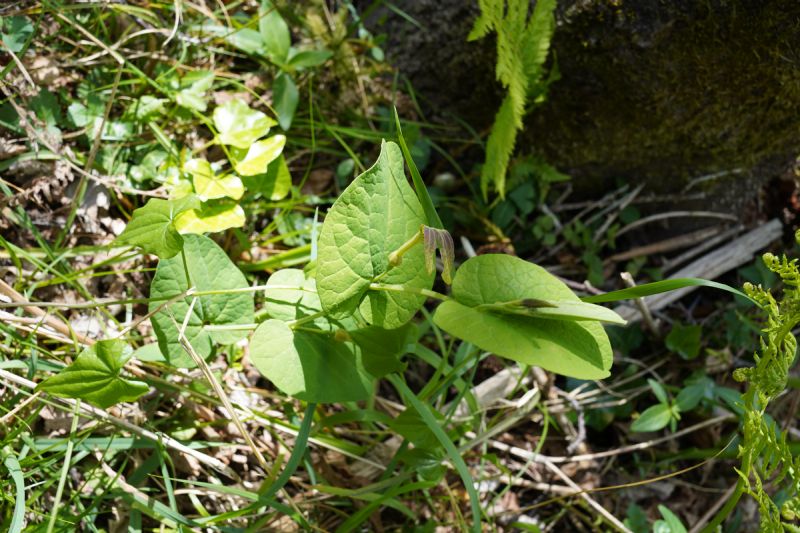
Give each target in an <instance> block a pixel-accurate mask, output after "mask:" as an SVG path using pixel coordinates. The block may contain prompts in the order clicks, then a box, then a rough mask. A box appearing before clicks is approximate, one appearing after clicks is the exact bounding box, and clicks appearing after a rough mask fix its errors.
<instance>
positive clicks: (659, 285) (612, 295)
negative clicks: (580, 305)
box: [581, 278, 761, 307]
mask: <svg viewBox="0 0 800 533" xmlns="http://www.w3.org/2000/svg"><path fill="white" fill-rule="evenodd" d="M684 287H711V288H712V289H719V290H721V291H726V292H730V293H732V294H735V295H736V296H741V297H742V298H745V299H747V300H749V301H750V302H752V303H753V304H755V305H756V306H758V307H761V304H759V303H758V302H756V301H755V300H753V299H752V298H750V297H749V296H748V295H746V294H745V293H743V292H742V291H740V290H739V289H736V288H734V287H731V286H730V285H725V284H724V283H717V282H716V281H710V280H707V279H700V278H677V279H666V280H663V281H655V282H653V283H645V284H644V285H637V286H636V287H630V288H628V289H621V290H618V291H612V292H607V293H605V294H595V295H592V296H584V297H582V298H581V300H582V301H584V302H586V303H593V304H597V303H605V302H617V301H619V300H630V299H631V298H642V297H643V296H652V295H653V294H660V293H662V292H669V291H674V290H677V289H682V288H684Z"/></svg>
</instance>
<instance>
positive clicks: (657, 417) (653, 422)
mask: <svg viewBox="0 0 800 533" xmlns="http://www.w3.org/2000/svg"><path fill="white" fill-rule="evenodd" d="M671 419H672V410H671V409H670V407H669V405H667V404H665V403H659V404H656V405H653V406H651V407H648V408H647V409H645V410H644V412H643V413H642V414H641V415H639V418H637V419H636V420H634V421H633V424H631V431H636V432H640V433H644V432H647V431H658V430H659V429H663V428H665V427H667V424H669V421H670V420H671Z"/></svg>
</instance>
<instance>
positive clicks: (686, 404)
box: [675, 383, 706, 412]
mask: <svg viewBox="0 0 800 533" xmlns="http://www.w3.org/2000/svg"><path fill="white" fill-rule="evenodd" d="M705 392H706V387H705V385H704V384H703V383H697V384H693V385H689V386H688V387H684V388H683V389H681V391H680V392H679V393H678V396H676V397H675V405H676V406H678V409H680V410H681V411H683V412H686V411H691V410H692V409H694V408H695V407H697V404H699V403H700V400H702V399H703V397H704V396H705Z"/></svg>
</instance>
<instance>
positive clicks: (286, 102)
mask: <svg viewBox="0 0 800 533" xmlns="http://www.w3.org/2000/svg"><path fill="white" fill-rule="evenodd" d="M299 101H300V92H299V91H298V90H297V85H295V84H294V80H293V79H292V78H291V76H289V75H288V74H286V73H285V72H282V73H280V74H279V75H278V77H277V78H275V83H274V84H273V85H272V107H274V108H275V112H276V113H277V114H278V123H279V124H280V125H281V128H283V130H284V131H286V130H288V129H289V128H290V127H291V126H292V120H294V112H295V111H296V110H297V103H298V102H299Z"/></svg>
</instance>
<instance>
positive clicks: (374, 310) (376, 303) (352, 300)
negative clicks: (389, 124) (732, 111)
mask: <svg viewBox="0 0 800 533" xmlns="http://www.w3.org/2000/svg"><path fill="white" fill-rule="evenodd" d="M424 222H425V218H424V214H423V211H422V206H421V205H420V203H419V200H417V196H416V195H415V194H414V191H413V190H411V187H410V186H409V184H408V182H407V181H406V177H405V173H404V172H403V155H402V153H401V152H400V148H399V147H398V146H397V145H396V144H394V143H388V142H385V141H384V142H383V144H382V145H381V153H380V156H379V157H378V161H377V162H376V163H375V165H373V166H372V167H371V168H370V169H369V170H367V171H366V172H364V173H363V174H361V175H360V176H359V177H357V178H356V179H355V180H354V181H353V183H351V184H350V186H348V187H347V189H345V191H344V192H343V193H342V195H341V196H340V197H339V199H338V200H336V202H335V203H334V204H333V207H332V208H331V210H330V211H329V212H328V215H327V216H326V217H325V222H324V224H323V226H322V231H321V232H320V237H319V256H318V261H317V290H318V291H319V297H320V301H321V302H322V307H323V309H324V310H325V311H326V312H327V313H329V314H331V315H332V316H334V317H344V316H347V315H350V314H352V313H353V312H355V310H356V309H358V310H360V311H361V314H362V315H363V316H364V318H365V319H366V320H367V322H369V323H370V324H374V325H376V326H381V327H383V328H386V329H392V328H397V327H400V326H402V325H403V324H405V323H406V322H408V321H409V320H410V319H411V317H413V316H414V314H415V313H416V312H417V310H419V308H420V307H421V306H422V304H423V302H424V301H425V297H424V296H421V295H418V294H413V293H409V292H395V291H377V290H370V284H371V283H374V282H378V281H379V282H380V283H381V284H389V285H402V286H404V287H406V288H411V289H430V288H431V286H432V285H433V273H430V272H428V271H427V270H426V269H425V257H424V250H423V247H422V246H421V245H417V246H413V247H411V248H410V249H409V250H407V251H406V252H405V254H404V255H403V256H402V261H401V262H400V263H399V264H395V265H392V264H390V261H389V254H391V253H392V252H394V251H396V250H397V249H398V248H400V247H401V246H402V245H403V244H405V243H406V242H408V241H409V240H410V239H412V238H413V237H414V236H415V235H417V234H419V232H420V227H421V226H422V224H424Z"/></svg>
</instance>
